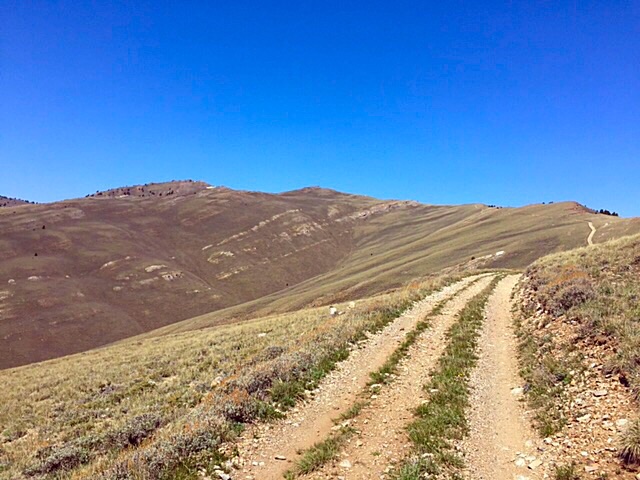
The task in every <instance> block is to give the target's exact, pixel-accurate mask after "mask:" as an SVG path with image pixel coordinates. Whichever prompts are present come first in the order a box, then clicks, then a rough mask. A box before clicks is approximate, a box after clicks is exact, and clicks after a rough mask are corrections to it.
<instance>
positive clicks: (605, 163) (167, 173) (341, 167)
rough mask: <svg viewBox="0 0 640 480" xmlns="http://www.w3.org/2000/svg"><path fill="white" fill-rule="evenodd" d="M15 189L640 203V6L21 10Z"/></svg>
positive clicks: (7, 100)
mask: <svg viewBox="0 0 640 480" xmlns="http://www.w3.org/2000/svg"><path fill="white" fill-rule="evenodd" d="M0 21H1V22H2V26H3V27H2V29H0V106H1V107H0V194H3V195H7V196H17V197H22V198H27V199H31V200H37V201H53V200H58V199H63V198H71V197H78V196H83V195H85V194H87V193H90V192H93V191H95V190H98V189H105V188H109V187H115V186H121V185H130V184H136V183H146V182H151V181H163V180H171V179H182V178H193V179H199V180H205V181H208V182H209V183H211V184H214V185H227V186H229V187H232V188H241V189H248V190H262V191H271V192H278V191H284V190H290V189H294V188H300V187H303V186H308V185H321V186H325V187H331V188H336V189H338V190H342V191H348V192H354V193H362V194H368V195H372V196H377V197H384V198H403V199H405V198H406V199H415V200H419V201H422V202H426V203H438V204H457V203H471V202H484V203H495V204H501V205H523V204H527V203H534V202H541V201H551V200H555V201H559V200H567V199H572V200H577V201H580V202H583V203H586V204H587V205H589V206H592V207H595V208H608V209H612V210H616V211H619V212H620V213H621V214H622V215H625V216H631V215H640V195H639V193H638V192H639V191H640V189H639V188H638V185H640V2H639V1H626V2H625V1H616V0H609V1H606V2H604V1H598V2H591V1H579V2H578V1H571V2H563V1H554V2H550V1H536V2H533V1H528V2H515V1H510V2H471V1H469V2H459V1H446V2H442V1H440V2H431V1H421V2H410V1H402V0H399V1H394V2H376V1H367V2H364V1H363V2H348V1H344V0H343V1H339V2H338V1H322V2H292V1H288V2H284V1H281V2H278V1H262V2H257V1H254V2H247V1H243V0H234V1H231V2H226V1H225V2H222V1H210V2H204V1H203V2H187V1H183V2H165V1H149V2H136V1H119V2H118V1H110V2H99V1H92V2H88V1H87V2H70V1H55V2H54V1H50V2H42V1H27V0H19V1H16V0H4V1H3V2H2V3H1V4H0Z"/></svg>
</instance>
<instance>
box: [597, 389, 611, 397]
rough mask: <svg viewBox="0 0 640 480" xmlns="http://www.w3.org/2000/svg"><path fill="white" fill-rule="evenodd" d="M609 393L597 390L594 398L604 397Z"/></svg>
mask: <svg viewBox="0 0 640 480" xmlns="http://www.w3.org/2000/svg"><path fill="white" fill-rule="evenodd" d="M607 393H609V392H607V391H606V390H596V391H595V392H593V396H594V397H604V396H605V395H606V394H607Z"/></svg>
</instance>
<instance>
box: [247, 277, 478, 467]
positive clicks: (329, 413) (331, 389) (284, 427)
mask: <svg viewBox="0 0 640 480" xmlns="http://www.w3.org/2000/svg"><path fill="white" fill-rule="evenodd" d="M474 278H476V277H468V278H466V279H464V280H461V281H460V282H457V283H455V284H453V285H450V286H448V287H445V288H444V289H442V290H440V291H438V292H436V293H434V294H432V295H430V296H428V297H426V298H425V299H423V300H422V301H420V302H418V303H417V304H415V305H414V307H412V308H411V309H410V310H409V311H407V312H406V313H405V314H404V315H402V316H400V317H399V318H398V319H397V320H395V321H394V322H393V323H391V324H389V325H387V327H385V328H384V329H383V330H382V331H381V332H379V333H378V334H376V335H372V336H371V337H370V338H369V339H368V340H367V341H366V343H364V344H363V345H362V346H361V348H359V349H356V350H354V351H353V352H351V354H350V356H349V358H348V359H347V360H345V361H344V362H341V363H340V364H339V365H338V367H337V368H336V369H335V370H334V371H333V372H332V373H331V374H330V375H329V376H328V377H327V378H326V379H325V380H324V381H323V382H322V384H321V386H320V387H319V388H318V389H317V390H316V391H315V392H314V396H313V397H312V398H311V399H309V400H308V401H306V402H305V403H303V404H301V405H300V406H299V407H298V408H296V409H294V410H293V411H292V412H291V414H290V415H289V416H288V417H287V418H286V419H284V420H282V421H279V422H276V423H272V424H266V425H255V426H253V427H252V428H250V429H248V430H247V431H246V432H245V434H244V435H243V438H242V439H241V440H240V442H239V443H238V447H237V448H238V453H239V455H238V457H239V458H238V459H237V460H238V461H237V463H238V464H239V466H240V468H239V472H236V473H235V475H234V476H235V477H237V478H244V479H250V478H253V479H260V480H269V479H279V478H282V475H283V473H284V472H285V471H286V470H287V469H289V468H290V467H291V466H292V462H293V461H295V460H296V459H297V458H298V456H299V454H298V452H299V451H300V450H302V449H306V448H309V447H310V446H312V445H313V444H314V443H315V442H317V441H320V440H322V439H324V438H326V437H327V435H328V434H329V433H330V432H331V429H332V427H333V426H334V423H333V419H335V418H337V417H338V416H339V415H340V414H341V413H342V412H344V411H346V410H347V409H348V408H349V407H350V406H351V405H352V404H353V403H354V402H355V401H356V399H357V398H358V395H359V394H360V393H361V392H362V390H363V389H364V388H365V387H366V384H367V382H368V381H369V372H373V371H375V370H377V369H378V368H379V367H380V366H382V364H383V363H384V362H385V361H386V359H387V358H388V357H389V355H390V354H391V353H392V352H393V351H394V350H395V349H396V348H397V347H398V345H399V344H400V343H401V342H402V341H403V340H404V337H405V335H406V333H407V332H409V331H411V330H412V329H413V328H414V327H415V325H416V324H417V322H418V321H420V320H422V319H423V318H424V317H425V316H426V315H427V314H428V313H429V312H430V311H431V310H432V308H433V307H434V306H435V305H436V304H437V303H438V302H440V301H441V300H443V299H446V298H449V297H451V296H452V295H455V294H456V293H457V292H459V291H460V290H461V289H463V288H464V287H466V286H467V285H468V284H469V283H470V282H471V281H472V280H473V279H474ZM487 281H488V280H484V281H482V280H481V282H482V283H486V282H487Z"/></svg>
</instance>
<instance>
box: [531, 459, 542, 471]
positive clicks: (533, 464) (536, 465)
mask: <svg viewBox="0 0 640 480" xmlns="http://www.w3.org/2000/svg"><path fill="white" fill-rule="evenodd" d="M540 465H542V460H534V461H533V462H531V463H530V464H529V468H530V469H531V470H535V469H536V468H538V467H539V466H540Z"/></svg>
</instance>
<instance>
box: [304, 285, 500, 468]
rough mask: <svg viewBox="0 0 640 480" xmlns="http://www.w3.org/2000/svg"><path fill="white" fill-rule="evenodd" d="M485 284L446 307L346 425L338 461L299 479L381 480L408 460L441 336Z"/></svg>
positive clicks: (439, 351) (439, 352) (440, 350)
mask: <svg viewBox="0 0 640 480" xmlns="http://www.w3.org/2000/svg"><path fill="white" fill-rule="evenodd" d="M490 280H491V278H490V277H488V278H486V279H483V280H481V281H480V282H478V283H476V284H475V285H473V286H472V287H471V288H469V289H467V290H465V291H464V292H462V293H460V294H459V295H457V296H456V297H454V298H452V299H451V300H450V301H449V302H447V304H446V305H445V307H444V309H443V310H442V312H441V313H440V314H439V315H437V316H436V317H434V318H433V319H432V320H431V323H432V326H431V328H429V329H427V330H426V331H424V332H423V333H422V334H421V335H420V337H419V338H418V340H417V341H416V343H414V344H413V345H412V346H411V348H410V349H409V352H408V355H407V356H406V357H405V358H404V359H403V360H402V361H401V363H400V365H399V369H398V374H397V377H396V378H395V379H394V380H393V382H391V383H390V384H388V385H384V386H382V388H381V390H380V392H379V393H378V394H376V395H373V396H372V398H371V403H370V404H369V406H367V407H366V408H364V409H363V411H362V412H361V413H360V415H358V417H357V418H356V419H354V420H353V423H352V424H351V426H352V427H353V428H354V429H355V430H356V432H357V433H356V435H355V436H354V437H353V438H352V439H351V441H350V442H349V443H348V444H347V445H346V446H345V447H344V448H343V449H342V451H341V452H340V455H339V456H338V458H337V459H336V460H335V461H333V462H331V463H330V464H328V465H325V466H324V467H323V468H322V469H320V470H319V471H317V472H314V473H313V474H311V475H308V476H305V477H302V478H305V479H316V480H320V479H326V478H344V479H348V480H356V479H357V480H366V479H372V478H386V477H385V475H384V474H385V473H386V472H387V471H388V470H390V468H391V467H392V466H393V465H396V464H398V463H399V462H400V461H401V460H403V459H404V458H405V457H407V456H408V455H409V453H410V452H411V450H412V444H411V441H410V439H409V437H408V435H407V431H406V427H407V425H408V424H409V423H410V422H411V421H412V420H413V419H414V410H415V409H416V408H417V407H418V406H420V403H421V402H422V401H423V400H426V398H427V397H428V393H427V392H425V391H424V385H425V384H426V383H428V381H429V378H430V376H431V372H432V371H433V369H434V368H435V366H436V363H437V361H438V359H439V358H440V356H441V355H442V353H443V351H444V349H445V347H446V345H447V341H446V338H445V333H446V332H447V331H448V330H449V328H450V327H451V325H452V324H453V323H454V321H455V319H456V314H457V313H458V312H460V310H462V308H463V307H464V306H465V305H466V304H467V302H468V301H469V300H470V299H471V298H472V297H473V296H474V295H476V294H478V293H480V291H482V289H483V288H484V287H486V286H487V285H488V283H489V281H490Z"/></svg>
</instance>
